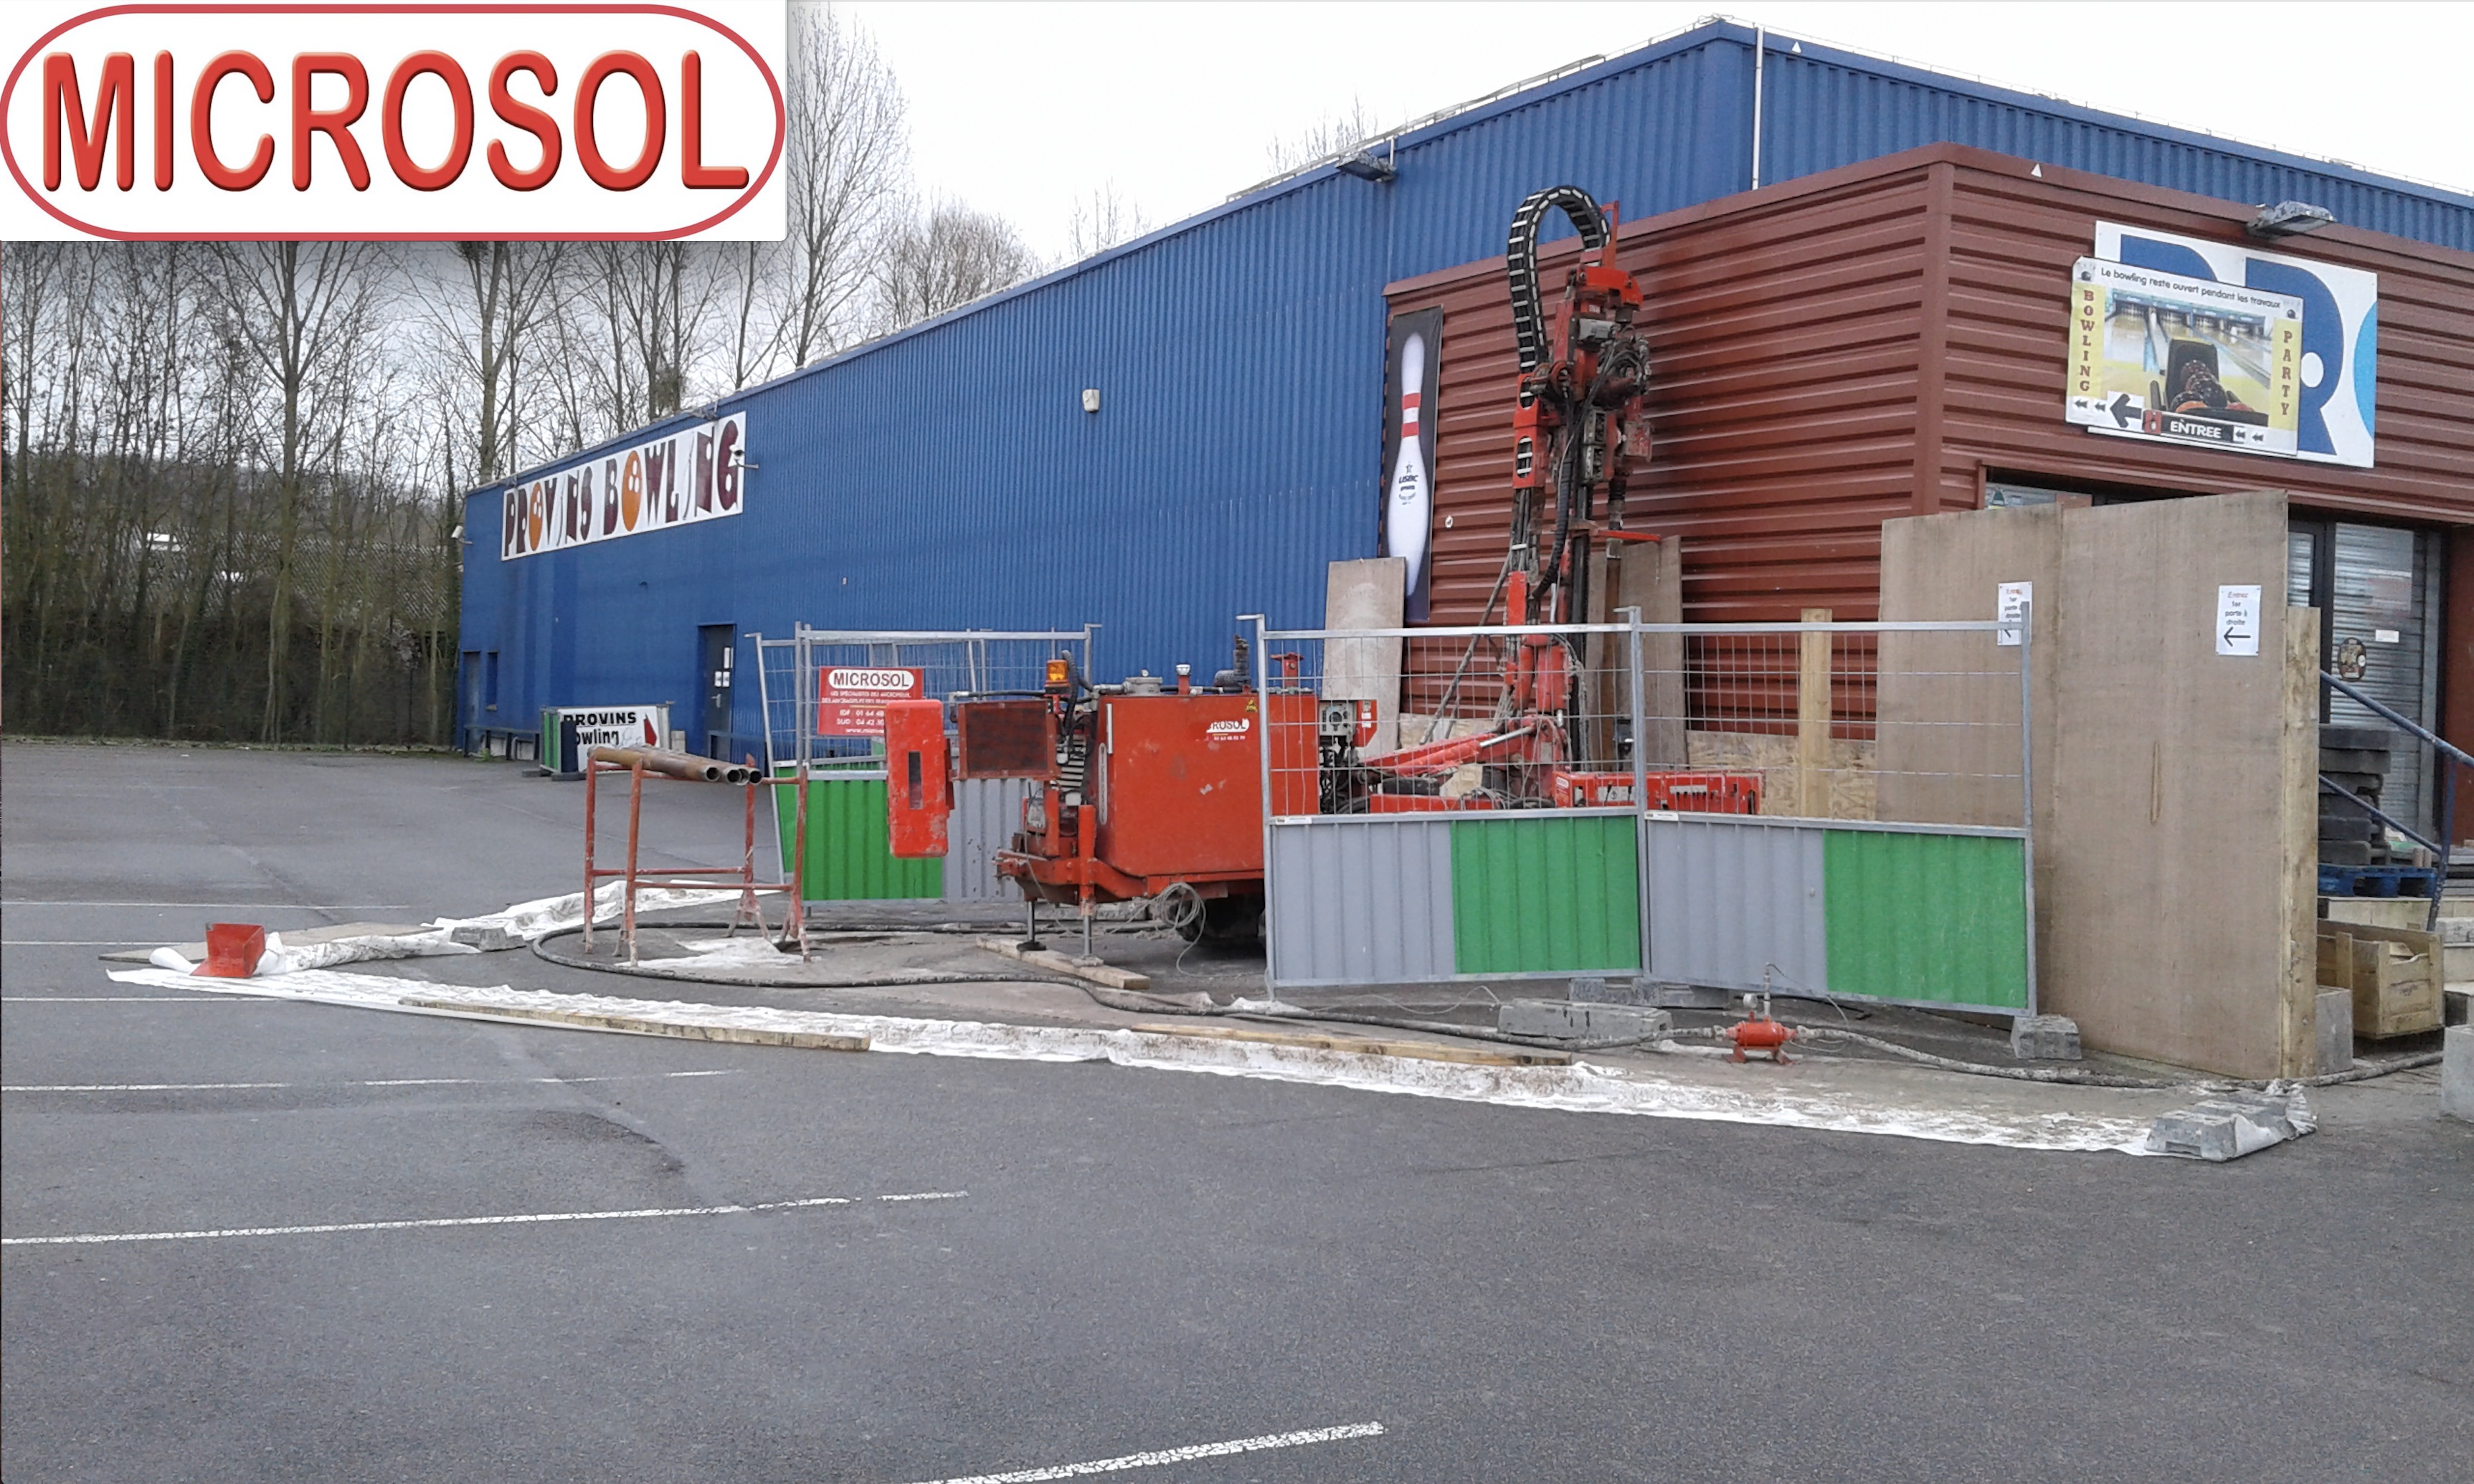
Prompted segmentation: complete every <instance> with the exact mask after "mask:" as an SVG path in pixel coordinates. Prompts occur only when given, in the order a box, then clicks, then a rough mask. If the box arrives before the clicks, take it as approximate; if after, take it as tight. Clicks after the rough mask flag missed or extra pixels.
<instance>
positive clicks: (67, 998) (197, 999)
mask: <svg viewBox="0 0 2474 1484" xmlns="http://www.w3.org/2000/svg"><path fill="white" fill-rule="evenodd" d="M252 997H253V996H252V995H250V994H249V993H247V992H246V991H233V990H225V991H222V992H221V995H220V996H218V995H203V996H202V995H197V994H0V1003H7V1004H12V1005H245V1004H248V1003H249V1002H250V1000H251V998H252ZM255 997H256V998H260V999H275V998H279V997H280V996H278V995H271V994H269V995H258V996H255Z"/></svg>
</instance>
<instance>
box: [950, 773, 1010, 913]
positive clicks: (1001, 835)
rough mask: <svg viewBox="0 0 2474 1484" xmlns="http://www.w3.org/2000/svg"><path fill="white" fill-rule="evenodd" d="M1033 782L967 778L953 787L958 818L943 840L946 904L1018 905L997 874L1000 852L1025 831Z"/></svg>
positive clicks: (952, 823)
mask: <svg viewBox="0 0 2474 1484" xmlns="http://www.w3.org/2000/svg"><path fill="white" fill-rule="evenodd" d="M1030 797H1031V780H1030V779H1029V778H963V779H960V780H959V781H958V782H956V783H955V785H954V817H953V820H952V822H951V824H950V825H949V826H948V828H947V832H946V837H945V879H944V895H945V900H947V901H1020V900H1021V899H1022V894H1021V893H1020V892H1017V891H1016V890H1014V888H1013V886H1012V885H1011V884H1010V883H1008V882H1007V881H1005V880H1003V879H1002V878H1000V877H999V876H998V875H997V868H996V853H997V851H999V850H1004V849H1005V848H1006V846H1007V842H1009V841H1011V840H1012V839H1013V836H1014V831H1016V830H1018V829H1020V828H1021V827H1022V802H1023V801H1024V800H1025V799H1028V798H1030Z"/></svg>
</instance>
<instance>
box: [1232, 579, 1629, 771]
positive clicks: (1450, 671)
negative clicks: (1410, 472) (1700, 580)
mask: <svg viewBox="0 0 2474 1484" xmlns="http://www.w3.org/2000/svg"><path fill="white" fill-rule="evenodd" d="M1263 643H1264V645H1265V649H1264V653H1263V654H1262V655H1261V656H1260V657H1259V659H1258V669H1259V670H1260V672H1261V678H1262V681H1263V683H1264V685H1265V688H1266V691H1267V699H1270V700H1272V701H1273V702H1275V703H1276V702H1277V698H1280V697H1284V696H1302V697H1311V698H1313V704H1311V705H1302V704H1298V703H1295V702H1291V703H1286V704H1273V705H1269V706H1267V707H1266V732H1265V734H1266V738H1267V740H1268V742H1269V744H1270V748H1271V764H1270V770H1269V771H1270V782H1271V801H1272V812H1273V814H1274V815H1275V816H1295V815H1306V814H1314V815H1326V816H1343V815H1392V814H1426V813H1443V814H1458V813H1472V812H1480V811H1495V810H1507V809H1556V808H1585V809H1586V808H1607V807H1621V808H1629V807H1631V806H1633V803H1634V799H1635V794H1634V790H1635V787H1636V785H1637V778H1635V776H1634V769H1633V765H1632V732H1633V717H1632V714H1631V709H1630V692H1631V686H1630V675H1631V662H1632V652H1633V649H1634V638H1633V635H1632V634H1631V633H1630V631H1628V630H1626V629H1624V628H1621V627H1619V626H1610V625H1594V626H1590V625H1571V626H1563V627H1554V628H1548V627H1534V628H1485V629H1478V628H1471V629H1434V630H1382V631H1366V632H1362V633H1358V632H1352V633H1341V632H1337V631H1334V632H1321V631H1288V632H1283V631H1276V630H1274V631H1269V632H1267V633H1266V634H1264V636H1263Z"/></svg>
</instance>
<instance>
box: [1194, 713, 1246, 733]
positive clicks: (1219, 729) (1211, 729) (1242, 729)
mask: <svg viewBox="0 0 2474 1484" xmlns="http://www.w3.org/2000/svg"><path fill="white" fill-rule="evenodd" d="M1250 725H1251V723H1249V722H1248V721H1246V720H1245V719H1244V718H1242V717H1241V718H1239V719H1238V720H1236V721H1233V722H1213V723H1212V724H1211V725H1210V726H1208V727H1205V728H1204V729H1203V730H1204V731H1205V732H1207V733H1208V734H1210V735H1212V736H1215V737H1242V736H1244V735H1245V734H1246V729H1247V728H1248V727H1249V726H1250Z"/></svg>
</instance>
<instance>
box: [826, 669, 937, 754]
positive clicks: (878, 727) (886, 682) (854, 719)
mask: <svg viewBox="0 0 2474 1484" xmlns="http://www.w3.org/2000/svg"><path fill="white" fill-rule="evenodd" d="M926 676H927V672H926V671H924V670H907V669H901V668H897V667H893V666H867V665H833V666H830V667H828V668H825V669H820V670H818V671H817V672H816V735H818V736H820V737H881V736H883V735H885V703H886V702H888V701H916V700H918V699H919V698H920V697H922V696H924V695H926V694H927V693H928V692H927V681H926Z"/></svg>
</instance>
